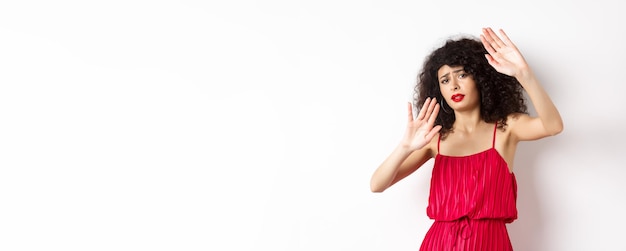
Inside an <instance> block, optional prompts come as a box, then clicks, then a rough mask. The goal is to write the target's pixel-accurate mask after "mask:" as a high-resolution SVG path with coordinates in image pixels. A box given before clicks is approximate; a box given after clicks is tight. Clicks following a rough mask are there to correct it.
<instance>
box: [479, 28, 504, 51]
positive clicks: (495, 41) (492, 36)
mask: <svg viewBox="0 0 626 251" xmlns="http://www.w3.org/2000/svg"><path fill="white" fill-rule="evenodd" d="M483 32H486V33H487V35H488V39H489V42H490V44H491V47H493V48H494V49H495V50H498V49H499V48H501V47H506V44H504V42H502V40H500V37H498V35H496V33H495V32H493V30H492V29H491V28H485V29H483Z"/></svg>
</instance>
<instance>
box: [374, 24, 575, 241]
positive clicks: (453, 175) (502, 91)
mask: <svg viewBox="0 0 626 251" xmlns="http://www.w3.org/2000/svg"><path fill="white" fill-rule="evenodd" d="M499 33H500V35H501V38H500V37H499V36H498V35H496V33H495V32H494V31H493V30H492V29H491V28H484V29H483V30H482V35H481V36H480V41H479V40H477V39H470V38H462V39H458V40H448V41H447V42H446V44H445V45H444V46H442V47H441V48H439V49H437V50H435V51H433V52H432V53H431V54H430V55H429V56H428V57H427V58H426V61H425V63H424V66H423V68H422V70H421V72H420V74H419V79H418V83H417V85H416V87H415V90H416V99H415V101H416V106H417V107H421V108H420V109H419V113H418V115H417V117H416V118H414V116H413V113H412V107H411V104H408V120H409V121H408V125H407V128H406V132H405V135H404V137H403V139H402V140H401V142H400V144H399V145H398V146H397V147H396V148H395V149H394V150H393V152H391V154H390V155H389V156H388V157H387V158H386V159H385V160H384V161H383V163H382V164H381V165H380V166H379V167H378V168H377V169H376V171H375V172H374V174H373V175H372V179H371V190H372V191H373V192H383V191H384V190H385V189H387V188H389V187H390V186H392V185H393V184H395V183H396V182H398V181H400V180H402V179H403V178H405V177H407V176H408V175H410V174H411V173H413V172H414V171H416V170H417V169H418V168H420V167H421V166H422V165H423V164H424V163H425V162H426V161H428V160H429V159H430V158H435V162H434V167H433V173H432V179H431V184H430V197H429V204H428V208H427V214H428V216H429V217H430V218H431V219H434V220H435V221H434V223H433V225H432V226H431V228H430V229H429V231H428V233H427V234H426V236H425V238H424V241H423V242H422V246H421V248H420V250H437V251H441V250H499V251H506V250H512V249H513V248H512V246H511V242H510V240H509V236H508V232H507V230H506V225H505V224H506V223H510V222H513V221H514V220H515V219H516V218H517V209H516V204H515V203H516V197H517V185H516V180H515V176H514V174H513V160H514V157H515V151H516V147H517V144H518V143H519V142H520V141H530V140H538V139H541V138H544V137H548V136H553V135H556V134H558V133H560V132H561V131H562V130H563V121H562V120H561V116H560V114H559V112H558V110H557V108H556V107H555V105H554V104H553V103H552V101H551V100H550V97H549V96H548V94H547V93H546V92H545V91H544V89H543V88H542V86H541V85H540V83H539V81H538V80H537V78H536V77H535V75H534V74H533V72H532V70H531V68H530V67H529V66H528V64H527V63H526V60H525V59H524V57H523V56H522V54H521V53H520V51H519V50H518V49H517V47H516V46H515V45H514V44H513V42H511V40H510V39H509V38H508V36H507V35H506V34H505V33H504V31H503V30H500V31H499ZM524 90H525V91H526V93H527V94H528V97H529V98H530V100H531V102H532V103H533V106H534V107H535V110H536V112H537V116H536V117H533V116H529V115H528V113H527V108H526V104H525V101H524V96H523V93H522V92H523V91H524Z"/></svg>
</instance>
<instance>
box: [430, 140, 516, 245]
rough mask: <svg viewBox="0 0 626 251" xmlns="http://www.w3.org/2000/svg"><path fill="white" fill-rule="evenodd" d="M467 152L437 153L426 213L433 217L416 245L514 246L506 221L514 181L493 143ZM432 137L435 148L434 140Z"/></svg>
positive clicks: (511, 212) (511, 213) (512, 214)
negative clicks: (456, 154) (461, 154)
mask: <svg viewBox="0 0 626 251" xmlns="http://www.w3.org/2000/svg"><path fill="white" fill-rule="evenodd" d="M495 141H496V128H494V131H493V140H492V145H491V148H489V149H487V150H485V151H482V152H479V153H475V154H472V155H468V156H446V155H441V154H439V153H438V154H437V156H436V157H435V165H434V167H433V173H432V178H431V184H430V197H429V200H428V208H427V214H428V217H430V218H431V219H434V220H435V222H434V223H433V225H432V226H431V227H430V229H429V230H428V232H427V233H426V236H425V237H424V241H423V242H422V245H421V247H420V251H434V250H436V251H448V250H450V251H452V250H454V251H461V250H463V251H477V250H486V251H496V250H497V251H507V250H513V247H512V246H511V241H510V239H509V234H508V232H507V229H506V225H505V224H506V223H511V222H513V221H514V220H515V219H517V209H516V205H515V201H516V199H517V183H516V181H515V175H514V174H513V173H511V172H510V171H509V168H508V165H507V163H506V161H505V160H504V159H503V158H502V156H501V155H500V153H498V151H496V149H495V148H494V145H495ZM440 143H441V138H439V142H438V143H437V152H439V144H440Z"/></svg>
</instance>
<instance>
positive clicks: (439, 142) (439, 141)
mask: <svg viewBox="0 0 626 251" xmlns="http://www.w3.org/2000/svg"><path fill="white" fill-rule="evenodd" d="M440 144H441V133H440V134H439V138H437V154H439V153H440V152H439V145H440Z"/></svg>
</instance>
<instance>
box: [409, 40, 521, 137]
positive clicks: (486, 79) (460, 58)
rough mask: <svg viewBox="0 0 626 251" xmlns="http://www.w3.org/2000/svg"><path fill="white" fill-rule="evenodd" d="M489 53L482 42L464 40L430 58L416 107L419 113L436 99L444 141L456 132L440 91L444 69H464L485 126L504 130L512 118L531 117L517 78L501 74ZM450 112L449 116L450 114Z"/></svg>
mask: <svg viewBox="0 0 626 251" xmlns="http://www.w3.org/2000/svg"><path fill="white" fill-rule="evenodd" d="M485 54H487V50H486V49H485V47H483V44H482V43H481V42H480V41H479V40H478V39H473V38H468V37H462V38H458V39H448V40H447V41H446V43H445V44H444V45H443V46H442V47H440V48H438V49H436V50H434V51H433V52H432V53H431V54H430V55H429V56H427V57H426V59H425V61H424V65H423V67H422V70H421V72H420V73H419V74H418V80H417V84H416V85H415V95H414V104H415V105H416V107H417V108H418V109H421V107H422V105H423V104H424V102H425V101H426V98H427V97H431V98H433V97H436V98H437V101H439V102H440V103H439V105H440V106H441V108H440V109H439V114H438V115H437V119H436V122H435V124H436V125H441V126H442V128H441V130H440V131H439V133H440V135H441V137H442V138H443V137H445V136H447V135H448V133H450V132H451V131H452V125H453V124H454V121H455V119H456V118H455V115H454V112H453V111H452V108H450V106H449V105H448V104H447V103H446V101H445V99H444V98H443V96H442V95H441V91H440V90H439V81H438V80H437V71H438V70H439V68H441V67H442V66H444V65H448V66H450V67H454V66H463V69H464V70H465V72H466V73H469V74H470V75H471V76H472V77H473V79H474V81H475V82H476V87H477V89H478V92H479V93H480V116H481V119H483V120H484V121H485V122H488V123H494V122H497V123H498V128H499V129H501V130H504V128H505V127H506V125H507V124H506V120H507V117H508V116H509V115H510V114H514V113H526V114H527V113H528V111H527V107H526V102H525V99H524V95H523V88H522V86H521V85H520V83H519V82H518V81H517V79H515V78H514V77H511V76H508V75H505V74H502V73H499V72H497V71H496V70H495V69H494V68H493V67H492V66H491V65H489V63H488V61H487V58H485ZM446 111H448V112H446Z"/></svg>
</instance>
